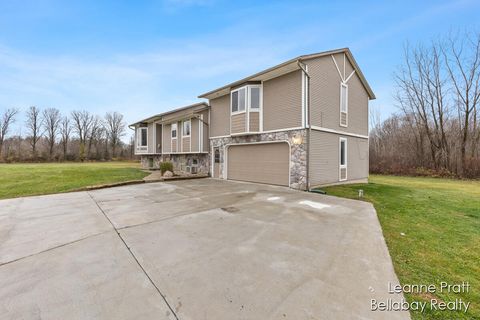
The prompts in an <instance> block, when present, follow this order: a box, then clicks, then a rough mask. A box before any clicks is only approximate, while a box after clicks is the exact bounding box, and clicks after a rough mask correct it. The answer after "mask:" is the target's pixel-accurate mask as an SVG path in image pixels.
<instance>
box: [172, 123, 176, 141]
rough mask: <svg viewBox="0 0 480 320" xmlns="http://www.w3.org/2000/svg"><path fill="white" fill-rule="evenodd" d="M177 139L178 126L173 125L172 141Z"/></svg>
mask: <svg viewBox="0 0 480 320" xmlns="http://www.w3.org/2000/svg"><path fill="white" fill-rule="evenodd" d="M176 137H177V124H176V123H172V139H175V138H176Z"/></svg>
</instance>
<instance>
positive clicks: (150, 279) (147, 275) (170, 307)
mask: <svg viewBox="0 0 480 320" xmlns="http://www.w3.org/2000/svg"><path fill="white" fill-rule="evenodd" d="M87 194H88V196H89V197H90V198H91V199H92V201H93V202H94V203H95V204H96V205H97V207H98V209H99V210H100V211H101V212H102V214H103V215H104V216H105V218H106V219H107V220H108V222H110V224H111V225H112V227H113V229H114V230H115V232H116V234H117V235H118V237H119V238H120V240H121V241H122V242H123V244H124V245H125V248H127V250H128V252H130V255H131V256H132V257H133V259H134V260H135V262H136V263H137V265H138V266H139V267H140V269H141V270H142V271H143V273H144V274H145V276H146V277H147V279H148V280H149V281H150V283H151V284H152V285H153V287H154V288H155V289H156V290H157V292H158V293H159V294H160V296H161V297H162V298H163V301H164V302H165V303H166V305H167V307H168V308H169V309H170V311H171V312H172V314H173V316H174V317H175V319H177V320H178V317H177V314H176V313H175V311H174V310H173V308H172V306H171V305H170V304H169V303H168V301H167V298H166V296H165V295H164V294H163V293H162V292H161V291H160V288H158V287H157V285H156V284H155V282H154V281H153V279H152V278H151V277H150V275H149V274H148V273H147V270H145V268H144V267H143V266H142V264H141V263H140V261H138V259H137V257H136V256H135V254H134V253H133V251H132V250H131V249H130V247H129V246H128V245H127V242H125V239H123V237H122V235H121V234H120V232H119V231H118V229H117V228H116V227H115V225H114V224H113V222H112V220H110V218H109V217H108V216H107V214H106V213H105V211H103V209H102V207H101V206H100V205H99V204H98V202H97V200H95V198H94V197H93V196H92V195H91V194H90V192H87Z"/></svg>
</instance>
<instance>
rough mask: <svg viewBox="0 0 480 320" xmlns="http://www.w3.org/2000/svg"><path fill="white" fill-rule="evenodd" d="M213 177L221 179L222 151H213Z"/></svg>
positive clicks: (217, 149) (215, 149)
mask: <svg viewBox="0 0 480 320" xmlns="http://www.w3.org/2000/svg"><path fill="white" fill-rule="evenodd" d="M213 177H214V178H220V149H219V148H214V149H213Z"/></svg>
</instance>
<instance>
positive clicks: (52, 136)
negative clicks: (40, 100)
mask: <svg viewBox="0 0 480 320" xmlns="http://www.w3.org/2000/svg"><path fill="white" fill-rule="evenodd" d="M60 119H61V116H60V111H59V110H58V109H55V108H48V109H45V110H43V124H44V127H45V132H46V138H47V143H48V156H49V159H50V160H51V159H52V156H53V149H54V147H55V142H56V140H57V135H58V131H59V129H60Z"/></svg>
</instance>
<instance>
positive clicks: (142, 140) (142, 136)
mask: <svg viewBox="0 0 480 320" xmlns="http://www.w3.org/2000/svg"><path fill="white" fill-rule="evenodd" d="M147 136H148V128H147V127H141V128H138V129H137V146H138V147H146V146H147V143H148V139H147Z"/></svg>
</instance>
